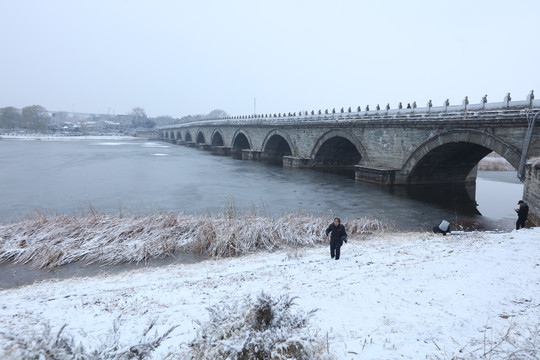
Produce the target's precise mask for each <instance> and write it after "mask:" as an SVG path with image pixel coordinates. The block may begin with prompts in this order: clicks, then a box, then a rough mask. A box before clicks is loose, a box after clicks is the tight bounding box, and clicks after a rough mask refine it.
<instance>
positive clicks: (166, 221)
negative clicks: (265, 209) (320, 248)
mask: <svg viewBox="0 0 540 360" xmlns="http://www.w3.org/2000/svg"><path fill="white" fill-rule="evenodd" d="M330 221H331V220H329V219H328V218H326V217H316V216H313V215H306V214H295V215H284V216H281V217H270V216H257V215H243V214H238V213H235V214H234V216H232V215H231V214H230V213H226V214H223V215H218V216H195V215H185V214H171V213H158V214H153V215H133V216H131V217H126V216H115V215H109V214H105V213H101V212H98V211H95V210H92V211H91V212H90V213H88V214H82V215H55V216H45V215H44V214H43V213H38V214H36V215H34V216H31V217H28V218H26V219H24V220H22V221H19V222H14V223H9V224H6V225H1V226H0V263H4V262H13V263H19V264H28V265H29V266H31V267H32V268H39V269H50V268H55V267H57V266H61V265H64V264H68V263H72V262H82V263H85V264H94V263H98V264H104V265H116V264H122V263H132V262H135V263H139V262H144V261H147V260H150V259H159V258H164V257H168V256H174V254H178V253H192V254H195V255H201V256H207V257H230V256H239V255H242V254H246V253H249V252H253V251H257V250H270V251H272V250H276V249H280V248H282V247H284V246H294V247H298V246H313V245H316V244H320V243H323V242H326V241H327V239H326V237H325V236H324V235H325V234H324V230H325V229H326V227H327V226H328V224H329V223H330ZM345 225H346V227H347V230H348V233H349V235H350V236H355V235H359V234H368V233H371V232H374V231H381V230H384V229H385V228H386V226H385V224H384V223H382V222H381V221H378V220H376V219H372V218H357V219H353V220H349V221H347V222H346V223H345Z"/></svg>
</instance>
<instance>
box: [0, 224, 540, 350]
mask: <svg viewBox="0 0 540 360" xmlns="http://www.w3.org/2000/svg"><path fill="white" fill-rule="evenodd" d="M261 292H265V293H269V294H273V295H276V296H279V295H282V294H287V295H290V296H296V297H298V298H297V299H296V304H297V307H298V308H300V309H301V310H302V311H309V310H311V309H315V308H316V309H318V311H317V312H316V313H315V314H314V316H313V318H312V319H311V322H310V324H311V326H312V327H313V329H314V330H317V329H318V334H319V336H320V339H322V340H324V341H325V342H326V345H325V349H327V350H329V352H330V353H331V354H332V355H333V356H334V358H338V359H426V358H428V359H452V358H460V359H461V358H480V356H482V355H483V354H484V353H488V356H486V358H492V357H491V356H493V355H495V354H499V353H500V352H501V351H503V352H509V351H516V350H522V349H523V348H525V347H527V346H528V347H531V346H533V347H534V346H536V349H537V350H538V344H539V341H540V339H538V336H539V335H538V329H539V327H540V228H531V229H522V230H519V231H512V232H509V233H487V232H486V233H482V232H479V233H476V232H475V233H463V232H459V233H455V234H452V235H448V236H442V235H436V234H432V233H395V234H394V233H385V232H376V233H374V234H373V235H370V236H354V237H350V240H349V242H348V244H345V245H344V246H343V248H342V258H341V259H340V260H339V261H335V260H332V259H330V255H329V249H328V248H327V247H323V246H317V247H308V248H295V250H279V251H276V252H262V251H261V252H257V253H254V254H251V255H246V256H242V257H236V258H226V259H216V260H206V261H202V262H198V263H194V264H173V265H168V266H163V267H159V268H145V269H138V270H131V271H127V272H123V273H116V274H104V275H100V276H95V277H91V278H73V279H64V280H52V281H51V280H49V281H43V282H38V283H34V284H32V285H27V286H22V287H19V288H14V289H8V290H2V291H0V299H1V301H0V324H2V325H1V330H0V333H2V332H3V333H6V334H16V336H18V337H20V338H24V337H29V336H31V335H30V334H31V333H32V332H36V333H40V332H42V331H43V330H42V329H43V324H46V323H48V324H50V326H51V332H52V333H53V334H56V333H57V332H58V331H59V330H60V329H61V327H62V326H63V325H64V324H67V327H66V328H65V329H64V330H63V331H64V332H65V333H69V334H71V335H73V336H74V338H75V340H76V341H77V342H82V343H84V344H85V345H86V346H90V347H91V346H92V344H96V343H99V342H102V341H103V338H104V337H105V336H106V334H107V333H108V332H109V331H110V329H111V328H112V325H113V322H114V320H115V319H117V318H118V317H119V316H121V321H120V323H121V325H120V326H121V332H120V333H121V337H122V340H123V341H124V342H125V343H129V342H130V341H132V339H135V338H138V337H140V334H141V331H142V329H143V328H144V327H146V326H147V325H148V324H149V323H150V322H151V321H152V319H156V318H157V322H156V329H157V330H158V332H159V333H160V334H161V333H164V332H165V331H166V330H168V329H169V328H171V327H172V326H175V325H178V327H177V328H176V329H175V330H173V331H172V333H171V334H170V337H169V338H168V339H167V340H165V341H164V342H163V343H162V345H161V346H160V347H159V348H158V349H156V350H155V351H154V352H153V353H152V354H153V356H154V358H156V359H163V358H166V357H167V354H170V353H176V354H178V353H180V349H185V348H186V347H187V344H188V343H189V341H190V340H192V339H194V338H195V336H196V331H197V328H198V325H197V324H196V323H195V321H203V322H204V321H205V320H207V319H208V317H209V315H208V312H207V310H206V309H207V308H209V307H215V306H222V305H223V304H227V303H230V302H232V301H234V300H238V299H241V298H243V297H245V296H246V295H249V294H252V295H257V294H259V293H261ZM531 334H532V335H531ZM534 334H536V335H534ZM531 336H533V337H534V336H536V340H535V339H531ZM531 343H532V345H531ZM0 345H1V349H2V350H0V351H3V353H1V352H0V358H2V359H6V358H7V359H9V358H10V357H9V356H10V355H9V354H8V352H7V349H8V347H7V345H8V341H7V340H6V339H5V338H4V337H2V336H0ZM537 356H538V353H537ZM178 358H180V357H178ZM493 358H495V357H493ZM515 358H520V357H519V356H518V357H515ZM527 358H534V357H527Z"/></svg>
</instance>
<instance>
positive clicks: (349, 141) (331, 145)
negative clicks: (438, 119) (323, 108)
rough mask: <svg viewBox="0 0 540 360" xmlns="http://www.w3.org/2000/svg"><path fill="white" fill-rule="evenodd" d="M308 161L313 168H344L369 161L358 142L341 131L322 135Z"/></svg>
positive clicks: (349, 134)
mask: <svg viewBox="0 0 540 360" xmlns="http://www.w3.org/2000/svg"><path fill="white" fill-rule="evenodd" d="M310 159H311V160H312V161H313V166H314V167H344V166H345V167H346V166H354V165H358V163H359V162H360V161H363V162H366V161H369V159H368V155H367V152H366V149H365V148H364V146H362V143H361V142H360V140H358V138H357V137H356V136H354V135H352V134H351V133H350V132H346V131H344V130H342V129H332V130H330V131H327V132H326V133H324V134H323V135H322V136H321V137H320V138H319V140H317V143H316V144H315V146H314V147H313V150H312V151H311V155H310Z"/></svg>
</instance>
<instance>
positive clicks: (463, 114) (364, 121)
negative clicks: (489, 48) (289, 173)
mask: <svg viewBox="0 0 540 360" xmlns="http://www.w3.org/2000/svg"><path fill="white" fill-rule="evenodd" d="M539 114H540V102H539V101H538V100H534V93H533V92H531V93H530V94H529V95H528V96H527V98H526V100H525V101H512V100H511V98H510V94H507V96H505V98H504V100H503V102H499V103H487V97H484V98H482V99H481V101H480V103H479V104H469V101H468V99H467V98H466V99H464V101H463V103H462V104H461V105H454V106H450V104H449V103H448V101H446V102H444V104H443V106H439V107H433V105H432V103H431V101H430V102H429V103H428V104H427V105H426V107H425V108H418V107H416V104H414V103H413V106H411V107H410V108H406V109H403V108H402V107H401V106H400V107H398V108H397V109H390V107H389V105H387V107H386V109H385V110H381V109H380V107H379V106H377V109H376V110H369V107H366V109H365V110H362V109H361V108H360V107H358V108H357V109H356V111H352V109H351V108H349V110H348V111H345V110H344V109H341V111H340V112H336V111H335V110H332V111H331V112H330V111H328V110H326V111H324V112H322V111H319V112H318V113H316V112H315V111H312V112H311V113H308V112H307V111H306V112H299V113H298V114H297V113H292V114H291V113H289V114H266V115H249V116H235V117H226V118H220V119H212V120H207V121H199V122H193V123H186V124H181V125H174V126H167V127H163V128H160V129H159V137H160V138H161V139H163V140H165V141H169V142H171V143H175V144H184V145H187V146H193V147H198V148H200V149H202V150H209V151H213V152H214V153H215V154H217V155H225V156H233V157H235V158H238V159H244V160H256V161H266V162H270V163H277V164H280V165H283V166H287V167H293V168H312V169H323V170H336V169H337V170H345V171H347V172H350V173H351V176H354V178H355V179H356V180H358V181H364V182H370V183H375V184H379V185H383V186H387V187H389V188H393V189H398V190H397V191H411V192H414V191H415V187H417V189H421V190H419V194H420V195H422V196H424V197H426V198H429V196H431V195H429V194H437V193H444V192H446V190H445V189H450V188H452V189H456V188H457V187H461V188H462V189H463V190H460V191H462V192H464V193H466V194H468V196H469V197H470V200H471V202H472V203H473V204H474V199H475V195H474V194H475V188H474V187H475V182H476V174H477V164H478V162H479V161H480V160H481V159H482V158H483V157H485V156H486V155H487V154H489V153H491V152H496V153H497V154H499V155H500V156H502V157H503V158H504V159H506V160H507V161H508V162H509V163H510V164H512V166H514V168H516V173H517V175H518V176H519V177H520V179H521V180H522V181H523V182H524V185H525V186H524V194H523V198H524V200H525V201H527V202H529V205H530V206H531V219H532V220H533V221H534V222H535V223H537V224H538V219H539V218H540V198H538V195H537V194H539V193H540V191H539V190H540V189H539V187H538V184H539V183H540V180H539V179H538V176H539V175H538V165H530V164H529V165H528V162H529V163H531V161H532V162H534V161H535V160H534V159H536V158H538V157H540V129H539V127H538V126H535V123H536V121H537V119H538V117H539ZM535 164H536V163H535ZM429 187H432V188H433V189H434V191H433V192H432V193H430V192H429V191H427V190H426V189H427V188H429ZM403 189H406V190H403ZM494 195H495V194H494ZM516 200H518V199H516ZM512 206H513V205H512Z"/></svg>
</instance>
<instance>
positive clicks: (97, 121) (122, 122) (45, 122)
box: [0, 105, 228, 134]
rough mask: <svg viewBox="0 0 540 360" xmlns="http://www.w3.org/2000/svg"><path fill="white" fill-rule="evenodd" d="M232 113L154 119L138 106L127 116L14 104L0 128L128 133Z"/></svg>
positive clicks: (0, 111) (0, 114) (1, 116)
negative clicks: (77, 112)
mask: <svg viewBox="0 0 540 360" xmlns="http://www.w3.org/2000/svg"><path fill="white" fill-rule="evenodd" d="M225 116H228V114H227V113H226V112H225V111H223V110H213V111H211V112H210V113H209V114H207V115H187V116H184V117H182V118H173V117H171V116H158V117H154V118H150V117H148V116H147V115H146V112H145V110H144V109H143V108H140V107H134V108H133V109H132V110H131V112H129V113H128V114H125V115H108V114H76V113H69V112H66V111H59V112H51V111H48V110H47V109H46V108H44V107H43V106H41V105H31V106H26V107H24V108H22V109H18V108H16V107H13V106H7V107H4V108H0V131H4V132H5V131H9V132H32V133H81V134H90V133H105V132H106V133H126V132H130V131H133V130H148V129H153V128H155V127H159V126H166V125H174V124H181V123H186V122H192V121H202V120H205V119H212V118H218V117H225Z"/></svg>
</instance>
